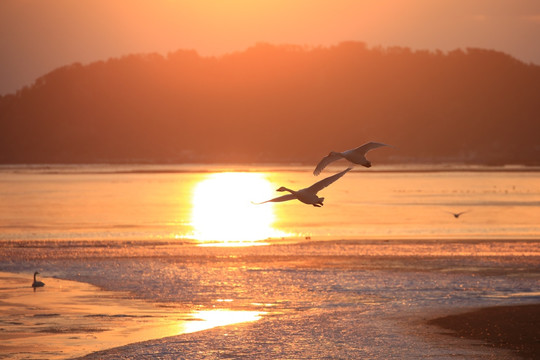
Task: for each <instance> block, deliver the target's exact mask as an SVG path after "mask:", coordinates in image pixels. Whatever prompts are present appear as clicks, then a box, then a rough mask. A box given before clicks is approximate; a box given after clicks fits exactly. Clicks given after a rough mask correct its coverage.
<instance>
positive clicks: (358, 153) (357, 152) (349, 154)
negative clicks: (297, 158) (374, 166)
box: [313, 142, 390, 176]
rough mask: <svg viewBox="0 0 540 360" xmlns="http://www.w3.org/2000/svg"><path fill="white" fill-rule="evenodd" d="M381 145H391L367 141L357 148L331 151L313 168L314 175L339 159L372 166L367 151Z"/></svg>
mask: <svg viewBox="0 0 540 360" xmlns="http://www.w3.org/2000/svg"><path fill="white" fill-rule="evenodd" d="M381 146H390V145H386V144H383V143H378V142H368V143H365V144H364V145H362V146H359V147H357V148H356V149H351V150H346V151H343V152H336V151H331V152H330V154H328V155H327V156H325V157H323V158H322V159H321V161H319V163H318V164H317V167H315V170H313V175H315V176H317V175H319V174H320V173H321V171H322V170H323V169H324V168H325V167H326V166H327V165H328V164H330V163H331V162H334V161H336V160H339V159H343V158H344V159H347V160H349V161H350V162H352V163H353V164H358V165H362V166H365V167H371V162H370V161H369V160H368V159H366V153H367V152H368V151H370V150H373V149H376V148H378V147H381Z"/></svg>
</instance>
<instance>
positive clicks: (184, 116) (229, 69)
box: [0, 42, 540, 164]
mask: <svg viewBox="0 0 540 360" xmlns="http://www.w3.org/2000/svg"><path fill="white" fill-rule="evenodd" d="M539 99H540V66H537V65H533V64H525V63H522V62H520V61H518V60H516V59H514V58H512V57H510V56H509V55H506V54H504V53H500V52H496V51H492V50H483V49H466V50H455V51H452V52H449V53H442V52H429V51H414V52H413V51H411V50H410V49H407V48H371V49H369V48H367V47H366V46H365V45H364V44H363V43H356V42H349V43H342V44H339V45H337V46H334V47H329V48H303V47H299V46H285V45H283V46H273V45H268V44H259V45H257V46H254V47H252V48H248V49H247V50H245V51H242V52H237V53H232V54H227V55H224V56H221V57H201V56H199V55H198V54H197V53H196V52H194V51H185V50H179V51H176V52H174V53H170V54H168V55H167V56H162V55H158V54H140V55H130V56H126V57H122V58H115V59H110V60H107V61H100V62H95V63H91V64H88V65H81V64H73V65H69V66H65V67H62V68H59V69H56V70H54V71H52V72H50V73H48V74H46V75H45V76H43V77H41V78H39V79H37V80H36V82H35V83H34V84H33V85H32V86H30V87H26V88H23V89H21V90H19V91H18V92H17V93H16V94H10V95H6V96H3V97H0V163H103V162H106V163H119V162H178V163H183V162H228V163H240V162H310V163H312V162H314V161H317V160H318V159H319V158H320V157H321V156H323V155H326V154H327V153H328V151H330V150H345V149H347V148H351V147H354V146H358V145H360V144H362V143H363V142H366V141H370V140H375V141H380V142H385V143H388V144H392V145H394V146H396V147H397V149H395V150H394V149H393V150H391V151H390V150H384V151H379V152H374V153H373V154H372V155H371V154H370V157H372V158H373V159H374V160H376V161H380V162H397V161H400V162H403V161H405V162H448V161H450V162H464V163H480V164H539V163H540V142H539V141H538V134H540V121H539V120H540V101H539Z"/></svg>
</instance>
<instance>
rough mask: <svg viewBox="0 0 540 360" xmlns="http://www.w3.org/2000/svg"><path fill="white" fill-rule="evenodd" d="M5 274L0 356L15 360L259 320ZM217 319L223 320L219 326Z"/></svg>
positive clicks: (0, 289)
mask: <svg viewBox="0 0 540 360" xmlns="http://www.w3.org/2000/svg"><path fill="white" fill-rule="evenodd" d="M39 279H40V280H43V282H45V286H44V287H42V288H37V289H33V288H32V287H31V286H30V285H31V283H32V281H31V280H32V276H31V274H24V273H10V272H4V271H0V284H2V285H1V286H0V353H2V356H0V357H3V356H8V357H10V358H13V359H19V358H21V359H22V358H24V359H43V358H47V359H66V358H75V357H81V356H85V355H89V354H92V353H95V352H98V351H103V350H108V349H112V348H116V347H120V346H125V345H129V344H132V343H137V342H142V341H149V340H156V339H161V338H164V337H169V336H175V335H181V334H188V333H192V332H197V331H202V330H207V329H211V328H213V327H216V326H223V325H230V324H235V323H239V322H249V321H255V320H258V319H259V317H260V315H261V314H259V313H257V312H249V311H231V312H230V314H227V315H229V316H227V317H225V318H224V317H223V311H224V310H221V311H220V310H219V309H214V310H208V311H204V310H198V311H193V310H192V309H188V308H180V307H178V306H176V305H174V304H170V305H168V304H155V303H151V302H148V301H144V300H138V299H133V298H129V297H128V296H126V294H125V293H123V292H115V291H106V290H103V289H101V288H99V287H97V286H94V285H91V284H88V283H84V282H78V281H71V280H61V279H56V278H52V277H40V278H39ZM216 315H218V317H220V318H219V319H218V320H216V319H215V318H216Z"/></svg>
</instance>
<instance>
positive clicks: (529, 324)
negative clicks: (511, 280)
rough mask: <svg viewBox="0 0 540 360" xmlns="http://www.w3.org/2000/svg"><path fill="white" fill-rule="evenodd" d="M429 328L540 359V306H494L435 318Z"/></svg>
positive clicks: (522, 355) (527, 357)
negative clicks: (436, 328) (433, 327)
mask: <svg viewBox="0 0 540 360" xmlns="http://www.w3.org/2000/svg"><path fill="white" fill-rule="evenodd" d="M428 324H430V325H437V326H439V327H442V328H444V329H448V330H451V332H450V333H449V334H450V335H453V336H456V337H460V338H467V339H473V340H480V341H482V342H485V344H486V345H487V346H492V347H498V348H506V349H510V350H513V351H514V352H516V354H518V355H519V356H521V357H523V358H526V359H539V358H540V304H528V305H517V306H495V307H487V308H481V309H478V310H474V311H470V312H465V313H461V314H455V315H449V316H444V317H440V318H436V319H432V320H430V321H429V322H428Z"/></svg>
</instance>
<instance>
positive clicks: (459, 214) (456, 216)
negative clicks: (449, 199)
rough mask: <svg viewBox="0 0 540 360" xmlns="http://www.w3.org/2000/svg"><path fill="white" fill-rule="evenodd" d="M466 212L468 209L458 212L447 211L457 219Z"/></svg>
mask: <svg viewBox="0 0 540 360" xmlns="http://www.w3.org/2000/svg"><path fill="white" fill-rule="evenodd" d="M466 212H468V211H462V212H458V213H455V212H451V211H449V213H450V214H452V215H454V217H455V218H456V219H458V218H459V217H460V216H461V215H463V214H465V213H466Z"/></svg>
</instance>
